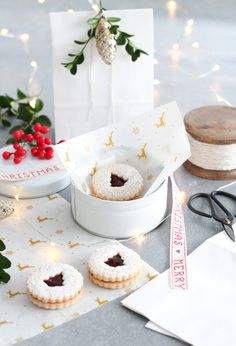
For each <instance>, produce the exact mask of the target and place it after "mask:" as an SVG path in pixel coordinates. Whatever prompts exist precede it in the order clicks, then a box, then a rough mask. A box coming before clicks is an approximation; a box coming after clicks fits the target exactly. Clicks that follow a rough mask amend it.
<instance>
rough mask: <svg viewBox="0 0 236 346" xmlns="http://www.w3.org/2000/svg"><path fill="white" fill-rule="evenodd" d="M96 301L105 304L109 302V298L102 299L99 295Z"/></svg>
mask: <svg viewBox="0 0 236 346" xmlns="http://www.w3.org/2000/svg"><path fill="white" fill-rule="evenodd" d="M96 302H97V303H98V305H103V304H106V303H108V300H107V299H105V300H100V298H99V297H97V299H96Z"/></svg>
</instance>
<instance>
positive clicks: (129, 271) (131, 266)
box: [88, 244, 141, 288]
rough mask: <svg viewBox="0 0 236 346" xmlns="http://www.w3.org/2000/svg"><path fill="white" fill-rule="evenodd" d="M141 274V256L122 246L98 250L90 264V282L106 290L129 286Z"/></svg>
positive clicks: (117, 245)
mask: <svg viewBox="0 0 236 346" xmlns="http://www.w3.org/2000/svg"><path fill="white" fill-rule="evenodd" d="M140 272H141V259H140V256H139V255H138V254H137V253H136V252H134V251H133V250H131V249H128V248H126V247H124V246H122V245H120V244H114V245H106V246H103V247H101V248H98V249H96V250H95V251H94V253H93V254H92V255H91V257H90V259H89V262H88V275H89V278H90V280H91V281H92V282H93V283H95V284H96V285H98V286H101V287H105V288H122V287H125V286H129V285H130V284H132V283H133V282H135V281H136V280H137V278H138V277H139V274H140Z"/></svg>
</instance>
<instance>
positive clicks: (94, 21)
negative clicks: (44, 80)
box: [62, 2, 148, 75]
mask: <svg viewBox="0 0 236 346" xmlns="http://www.w3.org/2000/svg"><path fill="white" fill-rule="evenodd" d="M104 11H105V8H104V7H103V5H102V2H100V8H99V11H98V13H97V14H96V15H95V16H94V17H92V18H90V19H88V21H87V23H88V25H90V26H91V28H90V29H89V30H88V32H87V38H86V39H85V40H83V41H78V40H75V41H74V42H75V43H76V44H78V45H80V46H82V48H81V50H80V51H79V52H78V53H77V54H71V53H69V54H68V56H69V57H72V58H73V59H72V60H71V61H69V62H67V63H62V65H64V66H65V67H66V68H67V69H68V70H69V71H70V73H71V74H73V75H75V74H76V73H77V66H78V65H81V64H82V63H83V62H84V60H85V56H84V50H85V48H86V47H87V45H88V43H89V42H90V41H91V40H92V39H93V38H95V34H96V30H97V26H98V25H99V22H100V20H101V19H102V18H104ZM106 20H107V22H108V23H109V24H110V28H109V31H110V33H111V34H113V35H114V39H115V40H116V44H117V45H118V46H125V50H126V52H127V53H128V54H129V55H130V56H131V60H132V61H136V60H137V59H138V58H139V57H140V56H141V54H145V55H148V53H147V52H145V51H144V50H142V49H140V48H138V47H136V45H135V44H134V42H133V41H132V40H131V38H132V37H133V36H134V35H132V34H129V33H127V32H124V31H121V30H120V26H119V25H117V24H116V23H118V22H120V21H121V18H118V17H107V18H106Z"/></svg>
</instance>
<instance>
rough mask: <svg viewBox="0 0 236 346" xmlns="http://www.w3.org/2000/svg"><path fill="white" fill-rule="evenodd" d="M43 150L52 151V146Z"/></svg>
mask: <svg viewBox="0 0 236 346" xmlns="http://www.w3.org/2000/svg"><path fill="white" fill-rule="evenodd" d="M45 150H46V151H54V149H53V147H47V148H46V149H45Z"/></svg>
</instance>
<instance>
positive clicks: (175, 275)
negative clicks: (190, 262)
mask: <svg viewBox="0 0 236 346" xmlns="http://www.w3.org/2000/svg"><path fill="white" fill-rule="evenodd" d="M170 179H171V184H172V196H173V197H172V200H173V203H172V213H171V234H170V284H171V288H173V289H180V290H181V289H182V290H186V289H187V288H188V279H187V264H186V262H187V261H186V259H187V242H186V235H185V224H184V214H183V209H182V203H181V200H180V191H179V188H178V187H177V185H176V182H175V180H174V177H173V176H171V177H170Z"/></svg>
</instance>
